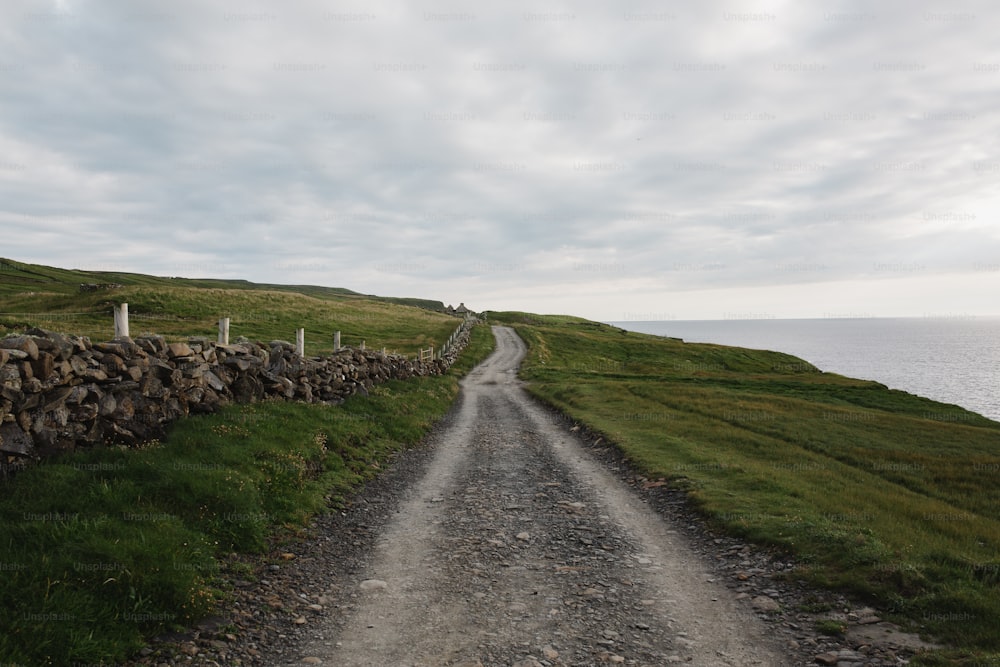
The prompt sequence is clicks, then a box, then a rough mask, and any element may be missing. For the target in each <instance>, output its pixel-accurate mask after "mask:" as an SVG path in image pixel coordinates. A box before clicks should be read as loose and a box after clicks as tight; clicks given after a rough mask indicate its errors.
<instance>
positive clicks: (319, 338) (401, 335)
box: [0, 258, 455, 354]
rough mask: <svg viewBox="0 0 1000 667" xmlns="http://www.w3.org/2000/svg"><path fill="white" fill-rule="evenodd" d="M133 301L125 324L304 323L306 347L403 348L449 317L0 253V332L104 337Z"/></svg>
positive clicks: (258, 335)
mask: <svg viewBox="0 0 1000 667" xmlns="http://www.w3.org/2000/svg"><path fill="white" fill-rule="evenodd" d="M123 302H124V303H128V304H129V313H130V321H131V329H132V331H133V332H135V333H139V332H153V333H157V334H161V335H164V336H167V337H168V338H171V337H172V338H176V339H183V338H187V337H189V336H209V337H214V336H215V334H216V331H217V323H218V320H219V318H221V317H229V318H230V319H231V332H232V335H233V336H234V337H236V336H246V337H247V338H250V339H252V340H273V339H279V340H293V339H294V332H295V328H297V327H300V326H301V327H304V328H305V329H306V335H307V338H306V350H307V353H309V354H316V353H319V352H325V351H329V350H330V349H332V346H333V341H332V336H333V332H334V331H341V332H342V336H343V342H344V344H345V345H357V344H359V343H360V341H361V340H365V341H366V343H367V346H368V347H387V348H389V349H390V350H398V351H399V352H401V353H403V352H405V353H413V352H416V351H417V350H418V349H420V348H421V347H427V346H428V345H432V344H435V341H437V342H440V341H441V340H443V339H445V338H447V336H448V333H449V332H450V330H451V329H453V328H454V326H455V325H454V322H455V320H454V318H453V317H451V316H449V315H447V314H446V313H445V306H444V304H443V303H442V302H440V301H433V300H429V299H416V298H397V297H382V296H373V295H365V294H359V293H357V292H353V291H351V290H348V289H344V288H338V287H321V286H316V285H274V284H264V283H253V282H250V281H247V280H218V279H208V278H204V279H198V278H179V277H159V276H150V275H144V274H139V273H123V272H110V271H79V270H74V269H60V268H53V267H48V266H41V265H36V264H26V263H23V262H17V261H13V260H9V259H3V258H0V335H3V334H4V333H9V332H10V331H17V330H23V329H26V328H28V327H32V326H37V327H41V328H44V329H51V330H56V331H65V332H70V333H74V334H78V335H85V336H90V337H91V338H93V339H94V340H107V339H110V338H111V337H112V335H113V333H114V331H113V329H114V327H113V316H112V309H113V308H114V306H115V305H117V304H120V303H123Z"/></svg>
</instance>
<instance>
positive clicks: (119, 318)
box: [115, 303, 129, 339]
mask: <svg viewBox="0 0 1000 667" xmlns="http://www.w3.org/2000/svg"><path fill="white" fill-rule="evenodd" d="M128 337H129V335H128V304H127V303H123V304H121V305H120V306H119V307H118V308H115V338H116V339H117V338H128Z"/></svg>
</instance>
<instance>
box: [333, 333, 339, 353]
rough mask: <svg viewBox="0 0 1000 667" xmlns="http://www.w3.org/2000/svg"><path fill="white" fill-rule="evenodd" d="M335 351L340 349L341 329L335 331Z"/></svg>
mask: <svg viewBox="0 0 1000 667" xmlns="http://www.w3.org/2000/svg"><path fill="white" fill-rule="evenodd" d="M333 351H334V352H339V351H340V332H339V331H334V332H333Z"/></svg>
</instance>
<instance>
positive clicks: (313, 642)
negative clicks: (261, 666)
mask: <svg viewBox="0 0 1000 667" xmlns="http://www.w3.org/2000/svg"><path fill="white" fill-rule="evenodd" d="M494 334H495V336H496V338H497V350H496V352H495V353H494V354H493V355H492V356H491V357H490V358H489V359H488V360H487V361H485V362H484V363H483V364H482V365H480V366H479V367H477V368H476V369H475V370H473V372H472V373H471V374H470V375H469V376H468V377H467V378H466V379H465V380H464V383H463V391H462V394H461V396H460V398H459V404H458V405H457V406H456V409H455V411H454V412H453V413H452V415H451V417H450V418H449V420H448V422H447V423H446V424H444V425H443V426H442V428H440V429H439V430H438V431H437V434H436V436H435V442H434V448H433V458H432V460H431V461H430V462H429V464H428V465H427V467H426V471H425V473H424V475H423V477H422V478H421V479H420V480H419V481H418V482H417V483H416V484H415V485H413V486H411V487H410V488H409V490H408V492H407V493H406V495H405V497H404V498H403V499H402V501H401V502H400V504H399V505H398V512H397V513H396V514H395V516H394V517H392V519H391V520H389V522H388V523H387V525H386V526H385V529H384V530H382V531H381V532H380V534H379V537H378V538H377V539H376V541H375V544H374V548H373V550H372V553H371V556H370V559H369V560H368V561H367V563H368V564H367V566H366V567H363V568H359V569H358V571H357V572H356V573H355V574H354V575H353V579H354V580H353V581H346V582H342V585H341V588H342V590H343V591H344V594H343V596H342V597H343V600H342V602H343V604H342V605H339V606H341V611H342V612H343V613H344V614H346V616H345V617H342V618H339V619H338V620H336V621H334V620H331V619H325V620H324V621H323V624H325V626H324V625H323V624H319V625H316V626H314V629H313V632H312V638H311V639H305V641H304V642H303V644H302V645H301V646H300V647H299V650H298V651H296V653H297V656H296V658H295V659H294V660H293V661H290V662H286V664H289V665H292V664H295V665H301V664H303V661H305V662H306V664H309V663H313V664H328V665H343V666H347V665H365V666H370V665H407V666H412V667H415V666H431V665H468V666H474V665H483V666H486V667H488V666H491V665H504V666H510V665H523V666H525V667H527V666H536V665H595V664H627V665H669V664H673V663H679V664H685V663H686V664H692V665H699V666H702V667H708V666H712V665H734V666H735V665H738V666H741V667H743V666H746V665H783V664H791V663H792V661H791V660H790V659H789V658H788V657H786V656H783V655H782V653H781V649H780V648H779V647H778V646H777V641H776V640H774V639H772V638H771V637H769V636H768V631H767V629H766V627H765V625H764V624H763V623H762V622H761V621H760V620H759V619H758V618H757V617H756V616H755V615H754V614H753V613H752V612H751V610H750V607H749V606H748V605H747V603H746V602H745V601H744V602H738V601H737V600H736V599H735V595H734V593H733V592H732V591H731V590H729V589H727V588H726V587H724V586H722V585H721V584H717V583H714V580H713V579H712V574H711V573H710V570H709V568H708V567H707V565H706V563H705V562H704V560H703V557H702V556H700V555H698V554H697V553H696V552H695V551H694V550H692V549H690V548H689V546H688V544H687V543H686V542H685V539H684V538H683V537H682V536H681V535H680V533H679V531H678V530H677V528H675V527H672V526H671V525H668V524H667V523H666V522H665V521H664V520H663V519H662V518H661V517H660V516H659V515H658V514H656V513H655V512H654V511H653V510H651V509H650V507H649V506H648V505H647V504H645V503H644V502H642V501H641V500H640V499H639V498H638V496H636V495H635V494H634V493H633V492H632V491H631V490H630V489H629V488H628V487H627V486H626V485H624V484H623V483H622V482H621V481H620V480H619V479H618V478H616V477H615V476H614V475H613V474H611V473H609V472H608V471H607V470H606V469H605V467H604V466H602V465H601V464H599V463H597V462H596V461H594V460H593V459H592V458H591V456H590V455H589V454H588V453H587V452H586V451H585V450H584V449H583V448H582V447H581V446H580V445H579V444H578V442H577V440H576V439H575V438H574V437H573V436H572V434H570V433H568V432H567V430H566V428H565V426H562V425H559V424H558V423H556V421H555V419H554V418H553V417H552V416H551V415H550V414H549V413H548V412H547V411H546V410H544V409H542V408H540V407H539V406H538V405H537V404H536V403H534V402H533V401H532V400H531V399H530V398H529V397H528V395H527V394H526V393H525V392H524V390H523V389H522V387H521V386H520V384H519V381H518V380H517V376H516V371H517V368H518V365H519V363H520V361H521V359H522V358H523V356H524V354H525V346H524V343H523V342H522V341H521V340H520V339H519V338H518V337H517V335H516V334H515V333H514V332H513V330H511V329H508V328H503V327H495V328H494Z"/></svg>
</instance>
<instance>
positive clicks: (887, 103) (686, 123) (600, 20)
mask: <svg viewBox="0 0 1000 667" xmlns="http://www.w3.org/2000/svg"><path fill="white" fill-rule="evenodd" d="M998 34H1000V8H997V6H996V5H995V3H990V2H987V1H983V2H970V1H966V2H962V1H959V2H948V3H943V2H941V3H931V2H912V1H910V2H902V1H897V0H886V1H883V2H879V3H870V2H851V1H847V0H841V1H834V2H813V3H801V2H777V1H773V0H772V1H761V2H743V3H736V2H725V1H721V0H716V1H711V0H710V1H708V2H700V3H692V2H680V1H671V0H655V1H650V2H644V1H643V0H635V1H631V0H629V1H626V2H616V3H612V2H604V3H597V2H591V1H590V0H583V1H575V2H567V3H559V2H541V3H519V2H517V1H516V0H515V1H514V2H509V3H503V4H502V5H500V6H496V7H493V6H489V5H487V4H486V3H481V4H479V3H469V2H464V3H462V2H443V3H442V2H435V1H431V0H416V1H413V2H407V3H403V2H382V1H375V2H371V1H367V2H360V1H358V2H337V1H332V2H331V1H320V0H294V1H293V0H288V1H281V2H279V1H278V0H262V1H258V2H254V1H252V0H251V1H245V0H240V1H238V2H237V1H235V0H233V1H229V2H203V1H201V0H199V1H195V0H170V1H167V0H160V1H157V2H150V1H148V0H4V2H3V4H2V7H0V232H2V236H0V238H2V241H0V256H3V257H8V258H12V259H15V260H19V261H26V262H35V263H43V264H49V265H56V266H61V267H65V268H80V269H94V270H124V271H138V272H143V273H152V274H156V275H178V276H186V277H218V278H246V279H249V280H253V281H258V282H282V283H313V284H321V285H330V286H338V287H347V288H350V289H354V290H357V291H360V292H364V293H376V294H383V295H392V296H419V297H425V298H433V299H439V300H442V301H445V302H446V303H448V302H453V303H455V304H456V305H457V303H458V302H459V301H464V302H465V303H466V304H467V305H469V306H470V307H472V308H475V309H521V310H531V311H535V312H555V313H571V314H576V315H582V316H585V317H590V318H593V319H600V320H644V319H673V318H678V319H726V318H737V317H829V316H872V315H884V316H892V315H911V316H944V317H962V316H969V315H984V314H994V315H997V314H1000V305H998V303H997V299H998V297H997V295H998V294H1000V220H998V214H1000V131H998V130H1000V122H998V120H1000V117H998V110H1000V41H998V40H997V39H996V36H997V35H998Z"/></svg>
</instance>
